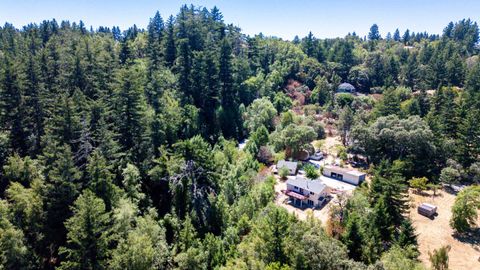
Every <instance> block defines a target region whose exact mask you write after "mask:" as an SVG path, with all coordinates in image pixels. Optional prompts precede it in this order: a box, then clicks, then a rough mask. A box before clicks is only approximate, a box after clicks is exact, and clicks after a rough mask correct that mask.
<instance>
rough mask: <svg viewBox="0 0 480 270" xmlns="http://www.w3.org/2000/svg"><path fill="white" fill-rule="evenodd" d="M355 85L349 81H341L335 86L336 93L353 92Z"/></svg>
mask: <svg viewBox="0 0 480 270" xmlns="http://www.w3.org/2000/svg"><path fill="white" fill-rule="evenodd" d="M354 92H355V87H354V86H353V85H351V84H349V83H342V84H340V85H339V86H338V88H337V93H354Z"/></svg>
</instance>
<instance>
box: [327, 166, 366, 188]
mask: <svg viewBox="0 0 480 270" xmlns="http://www.w3.org/2000/svg"><path fill="white" fill-rule="evenodd" d="M323 175H324V176H326V177H330V178H333V179H336V180H340V181H344V182H347V183H349V184H352V185H359V184H360V183H362V182H363V181H365V177H366V175H367V174H366V173H363V172H360V171H357V170H353V169H346V168H342V167H339V166H332V165H326V166H325V167H323Z"/></svg>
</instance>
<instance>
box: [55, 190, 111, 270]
mask: <svg viewBox="0 0 480 270" xmlns="http://www.w3.org/2000/svg"><path fill="white" fill-rule="evenodd" d="M107 222H108V214H107V212H106V211H105V204H104V203H103V201H102V200H101V199H99V198H97V197H95V194H93V192H91V191H90V190H85V191H84V192H83V194H82V195H80V196H79V197H78V199H77V200H76V201H75V204H74V207H73V216H72V217H71V218H69V219H68V220H67V221H66V222H65V227H66V228H67V230H68V234H67V244H66V246H65V247H62V248H61V249H60V255H62V256H64V257H65V260H63V261H62V262H61V264H60V267H59V269H105V268H106V264H105V258H106V256H107V250H108V236H107V233H108V231H107V230H106V228H107Z"/></svg>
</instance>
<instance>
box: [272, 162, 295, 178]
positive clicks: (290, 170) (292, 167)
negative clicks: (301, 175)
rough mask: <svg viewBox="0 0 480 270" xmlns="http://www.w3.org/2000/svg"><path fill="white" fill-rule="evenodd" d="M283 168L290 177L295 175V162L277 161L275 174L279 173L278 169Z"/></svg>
mask: <svg viewBox="0 0 480 270" xmlns="http://www.w3.org/2000/svg"><path fill="white" fill-rule="evenodd" d="M283 167H285V168H287V169H288V174H290V175H295V174H297V162H293V161H285V160H283V159H282V160H279V161H278V163H277V172H278V171H280V169H281V168H283Z"/></svg>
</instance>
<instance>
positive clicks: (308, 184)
mask: <svg viewBox="0 0 480 270" xmlns="http://www.w3.org/2000/svg"><path fill="white" fill-rule="evenodd" d="M287 184H290V185H292V186H297V187H299V188H302V189H304V190H308V191H311V192H313V193H315V194H320V193H322V192H323V190H324V189H325V188H326V187H327V186H326V185H325V184H323V183H322V181H320V180H310V179H307V178H305V177H303V176H297V177H295V178H293V179H288V180H287Z"/></svg>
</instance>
